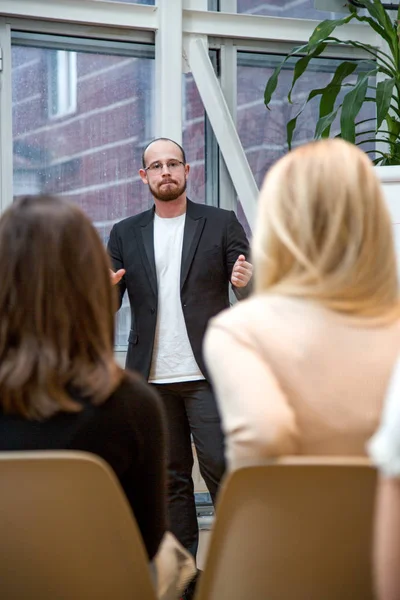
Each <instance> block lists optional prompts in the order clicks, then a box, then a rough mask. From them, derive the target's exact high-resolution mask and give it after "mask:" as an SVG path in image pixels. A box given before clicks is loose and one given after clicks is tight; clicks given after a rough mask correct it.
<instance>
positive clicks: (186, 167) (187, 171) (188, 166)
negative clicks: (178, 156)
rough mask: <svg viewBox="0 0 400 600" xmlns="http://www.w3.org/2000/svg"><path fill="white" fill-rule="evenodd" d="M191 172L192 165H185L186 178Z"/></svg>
mask: <svg viewBox="0 0 400 600" xmlns="http://www.w3.org/2000/svg"><path fill="white" fill-rule="evenodd" d="M189 171H190V165H187V164H186V165H185V175H186V177H187V176H188V175H189Z"/></svg>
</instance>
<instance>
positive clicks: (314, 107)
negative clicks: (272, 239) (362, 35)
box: [237, 52, 375, 225]
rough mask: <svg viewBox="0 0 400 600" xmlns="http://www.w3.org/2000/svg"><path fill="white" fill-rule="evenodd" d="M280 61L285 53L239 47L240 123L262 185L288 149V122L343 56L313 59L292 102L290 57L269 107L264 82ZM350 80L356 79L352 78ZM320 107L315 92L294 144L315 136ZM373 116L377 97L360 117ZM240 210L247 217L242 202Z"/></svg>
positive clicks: (366, 127) (334, 130)
mask: <svg viewBox="0 0 400 600" xmlns="http://www.w3.org/2000/svg"><path fill="white" fill-rule="evenodd" d="M280 61H281V57H279V56H273V55H270V56H266V55H260V54H251V53H245V52H240V53H238V85H237V126H238V132H239V137H240V139H241V142H242V144H243V147H244V149H245V152H246V156H247V159H248V161H249V164H250V167H251V169H252V171H253V174H254V177H255V179H256V182H257V185H258V186H261V184H262V181H263V178H264V176H265V173H266V172H267V170H268V168H269V167H270V166H271V164H272V163H273V162H275V161H276V160H277V159H278V158H280V157H281V156H283V155H284V154H285V153H286V152H287V151H288V147H287V142H286V139H287V138H286V124H287V123H288V121H289V120H290V119H291V118H293V117H294V116H296V115H297V113H298V111H299V109H300V108H301V107H302V106H303V104H304V102H305V100H306V98H307V96H308V94H309V92H310V91H311V90H313V89H315V88H321V87H325V85H327V83H328V82H329V81H330V80H331V78H332V74H333V72H334V71H335V70H336V68H337V65H338V64H339V62H338V61H336V60H330V59H314V60H313V61H311V62H310V63H309V67H308V69H307V71H306V72H305V73H304V75H303V76H302V77H301V78H300V80H299V81H298V82H297V83H296V86H295V88H294V92H293V94H292V101H293V104H289V102H288V99H287V95H288V91H289V89H290V85H291V82H292V78H293V64H294V63H293V62H292V63H290V61H288V63H287V66H286V68H284V69H282V71H281V74H280V77H279V82H278V87H277V89H276V92H275V94H274V96H273V98H272V102H271V105H270V110H267V108H266V107H265V104H264V89H265V85H266V82H267V80H268V78H269V77H270V75H271V74H272V73H273V70H274V68H275V66H276V65H277V64H278V63H279V62H280ZM359 68H361V64H360V65H359V67H358V68H357V70H358V69H359ZM362 68H364V69H365V68H366V63H365V62H364V63H362ZM357 70H356V73H357ZM355 77H357V75H355V76H354V78H355ZM354 78H353V80H354ZM348 81H351V78H349V79H348ZM342 99H343V93H342V94H339V96H338V99H337V102H336V106H337V105H339V104H340V103H341V100H342ZM318 107H319V97H316V98H314V99H313V100H312V101H311V102H310V103H309V104H308V105H307V107H306V109H305V111H304V112H303V114H302V115H301V116H300V117H299V119H298V122H297V127H296V130H295V134H294V137H293V147H295V146H298V145H300V144H304V143H305V142H308V141H310V140H312V139H313V138H314V131H315V126H316V123H317V120H318ZM368 118H375V105H374V103H372V102H367V103H365V104H364V106H363V107H362V109H361V111H360V113H359V116H358V119H357V120H358V121H362V120H364V119H368ZM372 128H373V126H372V125H371V122H369V123H364V124H363V125H361V126H360V128H359V130H360V131H361V130H363V131H366V130H369V129H372ZM339 130H340V124H339V120H338V119H336V121H335V122H334V123H333V126H332V129H331V136H332V137H333V136H335V135H336V134H337V133H339ZM372 148H373V146H372V145H371V144H369V145H366V146H364V150H371V149H372ZM239 212H240V214H242V217H243V212H242V210H241V207H240V209H239ZM242 222H243V224H245V225H246V222H245V220H243V219H242Z"/></svg>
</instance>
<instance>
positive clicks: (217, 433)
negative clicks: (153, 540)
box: [153, 380, 225, 557]
mask: <svg viewBox="0 0 400 600" xmlns="http://www.w3.org/2000/svg"><path fill="white" fill-rule="evenodd" d="M153 385H154V387H155V388H156V389H157V391H158V393H159V394H160V396H161V398H162V401H163V405H164V407H165V413H166V416H167V427H168V448H169V449H168V473H169V477H168V514H169V521H170V530H171V531H172V533H173V534H174V535H175V536H176V538H177V539H178V540H179V541H180V542H181V544H182V545H183V546H184V547H185V548H187V549H188V550H189V552H191V554H193V556H194V557H195V556H196V552H197V546H198V540H199V531H198V525H197V514H196V506H195V500H194V493H193V480H192V468H193V453H192V445H191V439H190V434H192V436H193V441H194V444H195V447H196V452H197V457H198V460H199V467H200V473H201V475H202V477H203V479H204V481H205V483H206V485H207V488H208V490H209V492H210V495H211V498H212V501H213V503H214V504H215V499H216V496H217V492H218V487H219V483H220V481H221V478H222V476H223V474H224V471H225V458H224V440H223V434H222V430H221V421H220V417H219V413H218V409H217V405H216V402H215V398H214V394H213V392H212V389H211V386H210V384H209V383H208V382H207V381H205V380H201V381H188V382H182V383H167V384H153Z"/></svg>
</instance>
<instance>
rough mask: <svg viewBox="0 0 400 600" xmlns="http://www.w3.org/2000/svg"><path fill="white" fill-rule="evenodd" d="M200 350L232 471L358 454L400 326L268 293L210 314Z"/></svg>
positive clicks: (373, 420)
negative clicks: (296, 457)
mask: <svg viewBox="0 0 400 600" xmlns="http://www.w3.org/2000/svg"><path fill="white" fill-rule="evenodd" d="M204 350H205V358H206V364H207V367H208V369H209V372H210V375H211V380H212V383H213V385H214V388H215V392H216V396H217V401H218V405H219V408H220V412H221V417H222V426H223V430H224V432H225V435H226V456H227V460H228V465H229V467H230V468H231V469H232V468H236V467H238V466H239V465H240V464H243V463H244V464H246V463H249V462H251V463H254V462H257V460H259V459H265V458H268V457H272V456H277V455H282V454H310V455H364V454H365V445H366V441H367V440H368V438H369V437H370V436H371V435H372V433H373V432H374V431H375V429H376V428H377V425H378V422H379V416H380V412H381V407H382V403H383V398H384V395H385V391H386V387H387V385H388V381H389V378H390V373H391V370H392V368H393V365H394V363H395V360H396V358H397V356H398V353H399V350H400V323H399V322H395V323H391V324H389V325H376V324H375V325H373V324H372V323H371V322H369V323H368V322H367V321H366V320H361V319H356V318H352V317H346V316H344V315H340V314H338V313H335V312H332V311H330V310H327V309H325V308H323V307H321V306H320V305H318V304H316V303H314V302H311V301H306V300H300V299H295V298H289V297H282V296H274V295H267V294H265V295H258V296H254V297H252V298H250V299H248V300H245V301H243V302H240V303H239V304H237V305H236V306H235V307H234V308H232V309H228V310H226V311H224V312H222V313H221V314H220V315H218V316H217V317H215V318H214V319H212V321H211V322H210V326H209V329H208V331H207V334H206V338H205V347H204Z"/></svg>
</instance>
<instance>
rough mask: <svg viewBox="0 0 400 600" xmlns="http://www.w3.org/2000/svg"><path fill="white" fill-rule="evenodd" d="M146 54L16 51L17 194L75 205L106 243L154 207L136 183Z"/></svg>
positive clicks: (146, 121) (147, 103) (123, 321)
mask: <svg viewBox="0 0 400 600" xmlns="http://www.w3.org/2000/svg"><path fill="white" fill-rule="evenodd" d="M145 48H146V55H143V56H147V57H146V58H143V57H140V55H139V54H137V56H127V55H126V54H125V55H124V56H118V55H115V54H106V53H98V52H88V51H70V50H68V45H66V46H65V50H55V49H49V48H43V47H39V45H38V47H32V46H23V45H18V44H15V45H13V46H12V87H13V90H12V93H13V139H14V151H13V160H14V194H15V195H16V196H18V195H22V194H34V193H39V192H42V193H49V194H58V195H62V196H65V197H66V198H69V199H71V200H73V201H74V202H77V203H78V204H79V205H80V206H81V207H82V208H83V209H84V210H85V211H86V213H87V214H88V215H89V216H90V218H91V219H92V220H93V222H94V224H95V225H96V227H97V229H98V231H99V233H100V236H101V237H102V239H103V240H104V242H105V243H106V242H107V240H108V236H109V233H110V230H111V227H112V226H113V224H114V223H116V222H117V221H119V220H121V219H123V218H124V217H127V216H130V215H133V214H135V213H138V212H140V211H142V210H145V209H147V208H148V207H149V206H150V205H151V198H150V195H149V193H148V189H147V187H146V186H144V185H143V184H142V182H141V181H140V178H139V175H138V169H139V168H140V161H141V154H142V151H143V145H144V144H145V143H146V141H147V140H149V139H151V137H152V136H153V95H154V94H153V90H154V60H153V59H151V58H148V56H149V54H148V47H147V46H146V47H145ZM132 54H134V52H132ZM125 302H126V304H125V305H124V306H123V308H122V309H121V310H120V312H119V326H118V332H117V339H116V343H117V345H122V346H124V345H126V344H127V337H128V332H129V327H130V311H129V307H128V304H127V300H126V301H125Z"/></svg>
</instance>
